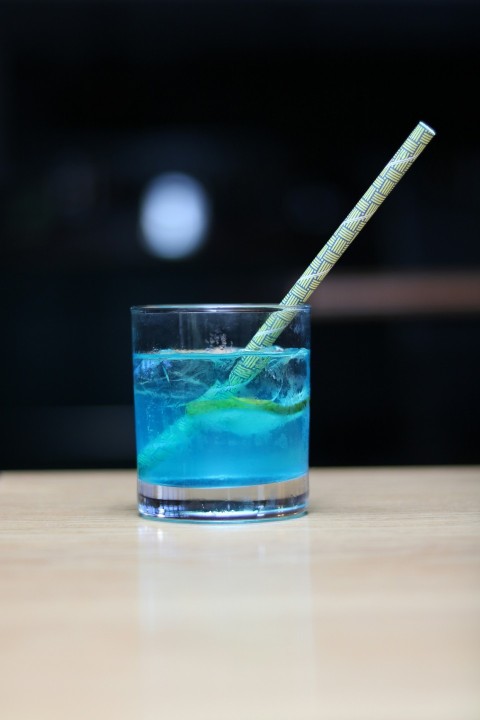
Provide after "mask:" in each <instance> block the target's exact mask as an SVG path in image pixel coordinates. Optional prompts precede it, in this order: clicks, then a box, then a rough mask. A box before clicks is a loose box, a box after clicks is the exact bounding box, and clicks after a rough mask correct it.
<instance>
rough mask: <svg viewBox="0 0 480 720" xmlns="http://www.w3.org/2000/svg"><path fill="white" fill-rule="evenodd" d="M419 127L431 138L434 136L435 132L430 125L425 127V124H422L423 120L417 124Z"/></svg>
mask: <svg viewBox="0 0 480 720" xmlns="http://www.w3.org/2000/svg"><path fill="white" fill-rule="evenodd" d="M419 125H421V126H422V128H423V129H424V130H425V131H426V132H428V133H429V134H430V135H432V136H433V135H436V132H435V130H434V129H433V128H431V127H430V125H427V123H426V122H423V120H421V121H420V122H419Z"/></svg>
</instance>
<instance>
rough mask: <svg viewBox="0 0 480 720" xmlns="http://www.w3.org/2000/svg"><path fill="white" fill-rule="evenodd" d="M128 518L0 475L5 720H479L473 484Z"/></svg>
mask: <svg viewBox="0 0 480 720" xmlns="http://www.w3.org/2000/svg"><path fill="white" fill-rule="evenodd" d="M135 499H136V498H135V473H134V472H133V471H108V472H100V471H98V472H97V471H85V472H84V471H76V472H5V473H3V474H2V475H0V609H1V614H0V718H1V719H2V720H27V719H28V720H57V719H60V718H61V719H62V720H77V719H80V718H81V719H82V720H85V718H91V719H92V720H97V718H98V719H99V720H100V719H101V720H109V719H110V718H112V719H113V718H115V720H124V719H125V720H150V719H152V720H153V719H154V718H155V719H158V718H159V717H165V718H173V719H174V720H183V719H184V718H194V719H197V718H198V719H199V720H203V719H204V718H205V719H207V718H208V719H209V720H217V718H218V719H220V718H221V719H222V720H237V719H240V718H242V719H243V718H245V719H246V718H248V719H250V718H252V719H253V720H256V719H257V718H258V719H259V720H264V719H265V720H270V719H271V720H323V719H325V720H377V719H378V720H397V719H398V720H479V718H480V468H478V467H450V468H447V467H444V468H435V467H431V468H398V469H393V468H375V469H369V468H363V469H341V468H340V469H314V470H312V472H311V506H310V511H309V513H308V514H307V515H305V516H303V517H301V518H295V519H288V520H284V521H273V522H260V523H249V524H243V525H242V524H232V525H218V524H216V525H209V526H207V525H198V524H187V523H172V522H158V521H149V520H143V519H141V518H140V517H138V516H137V514H136V505H135Z"/></svg>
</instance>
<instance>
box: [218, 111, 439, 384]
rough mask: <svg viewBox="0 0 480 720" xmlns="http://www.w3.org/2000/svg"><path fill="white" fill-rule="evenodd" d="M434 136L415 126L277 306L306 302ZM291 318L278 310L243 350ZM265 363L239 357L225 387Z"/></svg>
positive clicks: (263, 341) (268, 338)
mask: <svg viewBox="0 0 480 720" xmlns="http://www.w3.org/2000/svg"><path fill="white" fill-rule="evenodd" d="M434 136H435V131H434V130H432V128H430V127H429V126H428V125H426V124H425V123H424V122H420V123H418V125H417V126H416V127H415V129H414V130H413V131H412V132H411V133H410V135H409V136H408V137H407V139H406V140H405V142H404V143H403V145H402V146H401V147H400V148H399V150H398V151H397V152H396V153H395V155H394V156H393V157H392V159H391V160H390V162H389V163H387V165H386V166H385V167H384V168H383V170H382V172H381V173H380V174H379V175H378V177H377V178H376V179H375V181H374V182H373V184H372V185H371V186H370V187H369V188H368V190H367V192H366V193H365V194H364V195H363V196H362V197H361V198H360V200H359V201H358V202H357V204H356V205H355V207H354V208H353V210H352V211H351V212H350V214H349V215H347V217H346V218H345V220H344V221H343V222H342V223H341V225H339V226H338V228H337V229H336V230H335V232H334V233H333V235H332V237H331V238H330V240H328V242H327V243H326V244H325V245H324V247H323V248H322V249H321V250H320V252H319V253H318V255H317V256H316V257H315V258H314V259H313V260H312V262H311V263H310V265H309V266H308V268H307V269H306V270H305V272H304V273H303V274H302V275H301V276H300V277H299V279H298V280H297V282H296V283H295V284H294V285H293V287H292V288H291V289H290V290H289V291H288V293H287V294H286V295H285V297H284V298H283V300H282V301H281V303H280V304H281V305H299V304H301V303H305V302H307V300H308V298H309V297H310V295H311V294H312V293H313V292H314V290H316V288H317V287H318V285H319V284H320V283H321V282H322V280H323V279H324V278H325V277H326V275H328V273H329V272H330V270H331V269H332V267H333V266H334V265H335V263H336V262H337V261H338V260H339V259H340V258H341V256H342V255H343V253H344V252H345V250H346V249H347V248H348V247H349V246H350V245H351V243H352V242H353V240H354V239H355V238H356V237H357V235H358V234H359V232H360V231H361V230H362V229H363V228H364V227H365V225H366V224H367V222H368V221H369V220H370V218H371V217H372V216H373V215H374V214H375V213H376V212H377V210H378V208H379V207H380V205H381V204H382V203H383V201H384V200H385V198H386V197H388V195H389V194H390V193H391V192H392V190H393V188H394V187H395V186H396V185H397V184H398V183H399V182H400V180H401V179H402V177H403V176H404V175H405V173H406V172H407V170H408V169H409V168H411V166H412V165H413V163H414V162H415V160H416V159H417V158H418V156H419V155H420V154H421V153H422V152H423V150H424V149H425V147H426V146H427V145H428V143H429V142H430V140H431V139H432V138H433V137H434ZM295 315H296V312H295V310H294V309H293V308H292V309H289V308H282V310H277V311H276V312H274V313H272V314H271V315H270V317H269V318H268V319H267V320H266V322H265V323H264V324H263V325H262V327H261V328H260V329H259V330H258V332H256V333H255V335H254V337H253V338H252V339H251V340H250V342H249V343H248V345H247V347H246V349H247V350H253V351H255V350H259V349H260V348H263V347H267V346H268V345H272V344H273V343H274V342H275V340H276V339H277V338H278V336H279V335H280V334H281V332H282V331H283V330H284V329H285V328H286V327H287V325H289V323H290V322H291V321H292V320H293V319H294V317H295ZM265 364H266V363H265V361H264V360H262V359H258V358H256V357H254V356H249V357H247V358H243V359H242V360H240V361H239V362H238V363H237V364H236V365H235V367H234V368H233V370H232V372H231V374H230V377H229V380H228V385H229V386H230V387H231V386H234V385H238V384H240V383H247V382H248V381H249V380H251V379H252V378H253V377H254V376H255V375H256V374H257V373H258V372H260V370H261V369H262V368H263V367H265Z"/></svg>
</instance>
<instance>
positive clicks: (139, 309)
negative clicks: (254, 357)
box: [130, 303, 310, 313]
mask: <svg viewBox="0 0 480 720" xmlns="http://www.w3.org/2000/svg"><path fill="white" fill-rule="evenodd" d="M307 309H308V310H309V309H310V305H309V303H298V304H296V305H285V304H283V303H191V304H188V303H187V304H180V303H179V304H178V305H132V306H131V308H130V311H131V312H132V313H148V312H152V313H155V312H168V311H179V312H201V311H204V312H235V311H237V312H245V311H249V310H250V311H252V312H255V311H257V312H269V311H272V310H273V311H275V310H299V311H300V310H307Z"/></svg>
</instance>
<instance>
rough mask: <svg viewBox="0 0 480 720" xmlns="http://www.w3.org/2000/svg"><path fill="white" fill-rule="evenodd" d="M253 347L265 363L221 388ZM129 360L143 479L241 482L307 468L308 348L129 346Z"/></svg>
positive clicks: (181, 483) (276, 478)
mask: <svg viewBox="0 0 480 720" xmlns="http://www.w3.org/2000/svg"><path fill="white" fill-rule="evenodd" d="M251 355H254V356H255V357H257V356H258V357H261V358H263V360H264V361H265V362H266V365H265V367H263V369H262V370H261V372H260V373H259V374H258V375H257V376H256V377H255V378H254V379H253V380H250V382H248V383H246V384H244V385H239V386H235V387H234V388H230V389H226V388H227V386H228V378H229V375H230V372H231V370H232V368H233V367H234V365H235V364H236V363H237V362H238V361H239V360H240V359H241V358H242V357H246V356H251ZM133 365H134V396H135V423H136V440H137V458H138V474H139V479H140V480H141V481H142V482H146V483H152V484H158V485H170V486H173V487H210V488H211V487H239V486H247V485H257V484H259V483H275V482H281V481H284V480H290V479H292V478H296V477H299V476H302V475H304V474H306V473H307V472H308V432H309V377H310V373H309V367H310V354H309V351H308V350H306V349H286V350H283V349H280V348H268V349H265V350H262V351H260V352H255V353H252V352H246V351H243V350H225V351H223V352H213V351H203V352H174V351H171V350H165V351H161V352H156V353H144V354H135V355H134V358H133Z"/></svg>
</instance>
